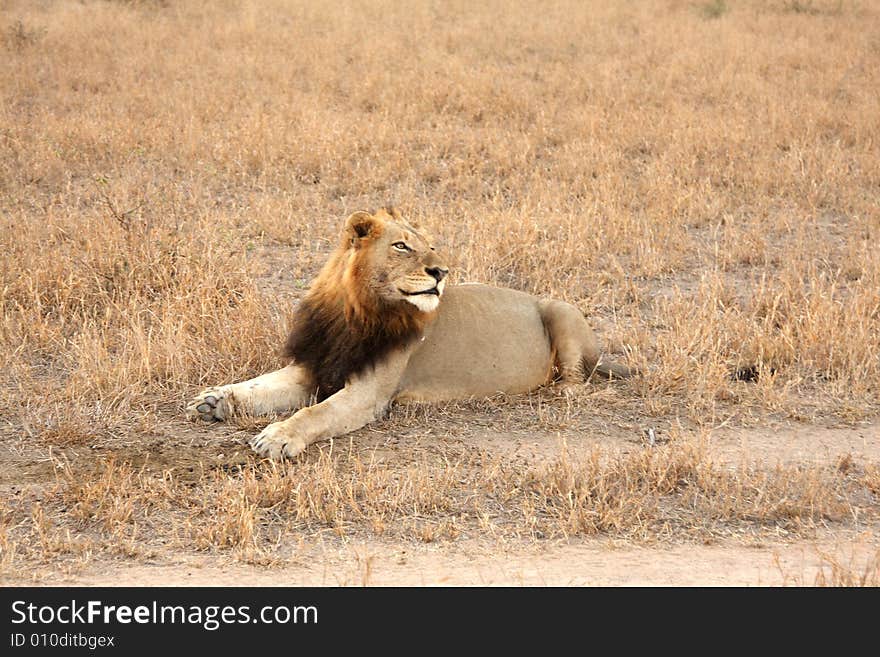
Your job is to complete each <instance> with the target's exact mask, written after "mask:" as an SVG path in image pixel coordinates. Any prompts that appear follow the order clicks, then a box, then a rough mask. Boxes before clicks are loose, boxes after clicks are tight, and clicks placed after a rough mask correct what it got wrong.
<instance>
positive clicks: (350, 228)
mask: <svg viewBox="0 0 880 657" xmlns="http://www.w3.org/2000/svg"><path fill="white" fill-rule="evenodd" d="M375 229H376V218H375V217H374V216H373V215H371V214H370V213H369V212H355V213H354V214H352V215H351V216H350V217H349V218H348V219H346V220H345V233H346V235H348V237H349V238H350V240H351V243H352V244H354V243H356V242H357V241H358V240H361V239H363V238H365V237H369V236H370V235H372V234H373V232H374V231H375Z"/></svg>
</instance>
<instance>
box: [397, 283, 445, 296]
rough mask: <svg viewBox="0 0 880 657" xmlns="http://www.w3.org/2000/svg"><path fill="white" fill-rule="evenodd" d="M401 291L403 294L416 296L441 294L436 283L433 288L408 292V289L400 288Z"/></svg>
mask: <svg viewBox="0 0 880 657" xmlns="http://www.w3.org/2000/svg"><path fill="white" fill-rule="evenodd" d="M400 292H401V294H403V295H405V296H408V297H416V296H418V295H420V294H433V295H434V296H436V297H439V296H440V290H438V289H437V286H436V285H435V286H434V287H432V288H429V289H427V290H422V291H421V292H407V291H406V290H400Z"/></svg>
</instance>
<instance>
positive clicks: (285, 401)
mask: <svg viewBox="0 0 880 657" xmlns="http://www.w3.org/2000/svg"><path fill="white" fill-rule="evenodd" d="M314 392H315V390H314V386H313V385H312V384H311V381H310V377H309V376H308V374H307V373H306V372H305V370H304V369H303V368H302V367H299V366H298V365H296V364H291V365H288V366H287V367H283V368H281V369H280V370H276V371H274V372H269V373H268V374H263V375H262V376H258V377H256V378H254V379H249V380H247V381H241V382H240V383H231V384H229V385H225V386H215V387H213V388H207V389H206V390H203V391H202V392H200V393H199V394H198V395H196V397H195V398H193V399H192V400H191V401H190V402H189V404H187V407H186V414H187V417H189V418H190V419H191V420H198V419H202V420H205V421H208V422H210V421H212V420H228V419H229V418H230V417H232V416H233V415H236V414H240V415H252V416H263V415H272V414H276V413H287V412H290V411H295V410H297V409H299V408H302V407H303V406H307V405H308V404H309V403H310V402H311V400H312V396H313V394H314Z"/></svg>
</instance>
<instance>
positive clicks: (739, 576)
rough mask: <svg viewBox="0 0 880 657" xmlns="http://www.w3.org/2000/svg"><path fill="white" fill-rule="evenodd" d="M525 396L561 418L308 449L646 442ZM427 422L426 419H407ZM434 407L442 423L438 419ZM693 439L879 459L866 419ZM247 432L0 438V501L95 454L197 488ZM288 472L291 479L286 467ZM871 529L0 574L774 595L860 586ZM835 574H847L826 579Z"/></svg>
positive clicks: (400, 419)
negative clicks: (60, 445) (39, 442)
mask: <svg viewBox="0 0 880 657" xmlns="http://www.w3.org/2000/svg"><path fill="white" fill-rule="evenodd" d="M613 385H614V384H611V385H609V384H599V386H597V387H598V390H595V391H593V392H592V393H591V394H596V395H602V394H625V392H624V391H620V392H618V391H617V388H615V387H612V386H613ZM618 385H620V384H618ZM542 397H544V399H542ZM539 403H543V404H544V405H545V406H546V408H545V412H550V411H556V412H559V413H560V414H562V413H565V412H566V411H563V410H562V407H561V402H560V400H559V396H558V395H554V394H553V393H552V392H549V391H548V392H543V393H538V394H537V395H534V396H532V397H530V398H528V399H516V398H514V399H511V400H507V401H496V402H494V404H493V405H492V406H494V407H493V408H491V412H490V411H489V410H482V411H481V410H479V409H475V408H468V407H466V406H463V405H455V406H454V407H450V408H444V409H442V410H440V411H437V410H436V409H427V410H426V409H423V408H415V409H413V408H408V409H407V408H399V409H397V411H396V412H395V413H393V414H392V417H391V418H390V419H389V420H388V421H385V422H382V423H379V424H378V425H376V426H373V427H370V428H369V429H364V430H361V431H359V432H356V433H355V434H354V435H352V436H351V437H349V438H346V439H345V440H341V441H335V442H334V443H333V444H330V445H324V446H322V447H320V448H319V449H321V450H323V451H332V450H353V451H355V452H356V453H357V454H359V455H360V458H361V459H362V460H369V461H371V462H377V463H381V464H383V465H384V466H385V467H388V468H390V469H391V470H392V471H399V470H403V469H404V468H406V467H407V466H408V465H409V464H412V463H419V462H422V461H423V460H425V459H430V460H433V461H456V460H460V459H461V458H462V457H463V455H465V454H467V453H468V452H475V451H479V452H482V453H484V454H489V455H492V456H496V457H498V458H502V459H504V460H505V461H506V462H509V463H513V464H516V465H518V466H519V467H522V468H527V467H529V465H533V464H535V463H540V462H550V461H552V460H554V459H557V458H558V457H559V455H560V453H561V452H562V451H563V449H565V450H567V451H568V452H570V453H583V452H588V451H589V450H590V449H591V448H593V447H595V446H597V445H598V446H601V447H602V448H603V449H607V450H608V451H609V453H614V452H621V453H627V452H638V451H643V450H646V449H652V448H651V447H650V446H649V445H647V440H648V437H647V435H646V432H645V429H646V427H643V426H639V425H638V423H633V424H631V423H621V422H619V421H617V420H615V419H608V420H607V421H602V420H597V419H596V418H595V417H593V416H592V414H591V413H590V410H589V409H583V410H579V411H578V412H577V413H576V415H577V419H575V420H571V419H569V420H568V425H567V426H566V427H561V428H559V429H558V430H556V431H542V430H540V428H538V427H536V426H534V424H535V420H534V419H533V418H534V414H533V412H534V408H535V406H536V405H537V404H539ZM568 403H569V402H568V401H567V400H566V401H565V404H566V406H567V404H568ZM482 405H483V406H484V407H485V406H486V404H485V403H483V404H482ZM432 412H433V413H434V415H431V413H432ZM426 413H427V414H428V416H427V418H422V419H420V417H419V415H420V414H422V415H424V414H426ZM436 414H442V415H443V416H445V418H446V419H441V420H439V421H438V419H437V415H436ZM501 415H503V416H504V419H503V420H500V419H499V416H501ZM569 417H570V416H569ZM530 424H531V425H532V426H530ZM499 425H503V426H499ZM517 425H520V426H519V427H517ZM678 431H679V433H681V432H682V430H681V429H680V428H679V429H678ZM701 431H703V433H705V436H706V440H707V442H708V445H709V446H710V451H711V454H712V455H713V458H716V459H717V460H718V461H719V462H721V463H722V464H724V465H725V466H729V467H736V464H740V463H743V462H749V461H754V462H760V463H764V464H776V463H778V464H785V463H793V464H804V463H811V464H826V465H831V466H835V465H836V464H838V463H840V461H841V459H846V460H848V461H851V462H852V463H854V464H858V463H865V462H876V461H877V460H878V459H880V425H878V424H877V423H863V424H861V425H858V426H836V427H824V426H819V427H817V426H815V425H812V424H809V425H805V424H797V423H791V422H779V423H778V426H775V427H765V428H760V429H756V428H741V427H740V428H727V427H722V428H719V429H715V430H709V431H705V430H701ZM250 433H251V431H248V430H241V429H237V428H234V427H226V426H222V425H215V426H212V427H200V426H197V425H190V424H186V423H183V422H173V423H169V426H168V427H166V428H165V430H164V431H163V433H162V434H160V435H153V436H152V438H151V439H150V440H144V436H132V437H129V438H128V440H126V437H122V436H120V437H118V438H116V439H113V440H107V441H105V442H104V444H98V443H96V444H93V445H87V446H81V447H77V448H69V449H53V450H51V452H49V451H47V452H44V456H43V457H42V458H37V457H36V455H35V453H34V451H33V450H25V451H17V450H15V449H10V448H9V446H8V441H7V444H6V445H4V449H3V451H2V452H0V489H2V490H3V491H4V492H5V493H6V494H7V495H11V496H21V495H27V494H28V493H30V494H32V495H33V494H36V495H37V496H38V497H39V496H41V495H40V491H45V490H46V489H47V488H51V487H52V485H53V484H54V483H55V482H56V481H57V480H58V471H59V470H60V469H61V467H62V464H66V467H67V468H68V469H69V470H71V471H73V472H76V473H77V476H87V475H88V473H99V472H101V471H102V468H103V467H104V465H105V464H106V462H107V461H108V460H115V461H118V462H128V463H131V464H132V465H133V466H134V467H135V468H141V469H142V470H144V471H149V472H167V473H174V475H175V476H178V477H182V478H183V479H187V478H191V479H199V478H200V477H202V476H203V474H202V473H203V472H204V470H206V469H218V468H221V469H222V468H230V467H233V466H234V465H235V464H243V463H247V462H248V460H249V458H250V457H249V454H248V451H249V450H248V449H247V447H246V445H244V444H243V441H244V440H246V438H247V437H248V436H249V435H250ZM685 433H686V431H685ZM654 435H655V439H656V440H659V441H662V440H666V430H664V429H660V428H657V429H655V434H654ZM676 439H678V440H681V439H682V438H681V436H680V435H679V436H678V437H677V438H676ZM111 444H112V445H113V446H110V445H111ZM288 476H291V477H296V472H295V469H294V470H293V471H291V472H289V473H288ZM877 529H878V526H877V521H876V518H874V519H873V520H872V519H870V518H868V519H866V521H860V522H856V523H853V524H844V525H841V524H840V523H830V524H828V525H825V526H822V524H821V523H820V525H819V526H817V527H815V528H813V529H812V530H810V531H809V532H808V534H807V535H804V534H803V533H802V532H800V531H792V532H790V531H787V530H786V529H784V528H782V527H779V528H777V529H771V530H768V531H762V532H758V533H755V532H753V531H750V530H741V529H736V528H733V529H731V530H729V531H728V530H724V531H722V532H720V533H716V534H715V535H713V536H705V537H703V538H702V539H700V538H699V537H697V539H696V540H694V539H687V537H684V540H685V542H684V543H682V537H681V536H674V535H667V536H655V537H652V538H650V539H648V540H647V541H637V542H636V543H635V544H634V543H633V542H632V541H631V540H614V539H610V538H608V537H603V536H598V537H576V536H575V537H571V538H567V539H566V538H556V539H543V540H536V539H535V538H530V537H529V538H527V537H523V538H516V537H509V536H507V537H505V536H499V537H496V538H492V537H491V532H490V533H489V534H488V535H482V534H480V533H479V532H477V533H474V532H471V533H469V534H468V535H466V536H464V537H457V538H456V539H455V540H449V539H444V538H440V539H439V540H434V539H433V538H431V539H430V540H429V542H427V543H426V542H425V541H424V540H419V539H418V538H416V539H413V538H410V539H409V540H402V541H401V540H394V539H389V538H382V537H381V536H370V535H368V534H367V535H365V534H364V533H363V532H353V533H351V534H348V535H344V536H339V535H338V534H336V533H335V532H333V531H331V530H329V529H325V530H322V531H320V532H318V533H312V534H311V535H308V536H307V537H299V538H295V537H293V536H290V535H288V536H283V537H279V539H278V546H279V547H278V549H277V551H276V554H275V556H274V557H272V558H271V559H269V560H267V561H265V562H262V563H257V564H254V563H246V562H242V560H241V559H237V558H229V556H224V555H222V554H221V555H217V554H212V553H207V554H206V553H199V552H192V551H188V550H184V551H182V552H179V551H177V550H175V549H167V550H163V549H161V548H160V549H158V550H155V551H153V552H152V553H151V554H149V555H146V558H144V556H143V555H137V556H136V558H133V559H131V558H120V556H119V555H116V556H112V555H110V556H104V557H100V556H97V557H89V558H85V559H72V560H71V559H62V560H61V561H59V562H55V563H43V564H33V565H32V566H30V567H29V568H28V569H26V570H21V571H17V572H12V573H6V574H5V576H4V578H3V581H4V582H5V583H6V584H32V583H39V584H48V585H101V586H123V585H138V586H140V585H144V586H159V585H164V586H194V585H208V586H213V585H217V586H242V585H258V586H259V585H291V586H302V585H314V586H352V585H355V586H360V585H377V586H382V585H393V586H424V585H428V586H432V585H441V586H445V585H448V586H458V585H525V586H529V585H541V586H545V585H550V586H568V585H589V586H596V585H599V586H606V585H607V586H618V585H622V586H653V585H662V586H679V585H685V586H694V585H697V586H703V585H706V586H708V585H715V586H729V585H730V586H753V585H759V586H767V585H771V586H773V585H804V584H806V585H813V584H816V583H823V582H831V581H833V580H834V576H835V574H836V575H837V576H838V583H840V581H843V582H845V583H849V584H853V583H858V581H859V578H860V577H862V578H866V579H867V581H869V582H870V581H872V580H871V579H870V577H871V576H872V573H873V572H874V571H873V570H872V568H876V559H877V555H878V553H880V538H878V533H877ZM725 534H728V535H727V536H725ZM245 561H247V560H245ZM843 575H845V577H848V578H850V579H843V580H841V577H842V576H843ZM875 583H876V582H875Z"/></svg>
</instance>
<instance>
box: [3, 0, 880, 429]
mask: <svg viewBox="0 0 880 657" xmlns="http://www.w3.org/2000/svg"><path fill="white" fill-rule="evenodd" d="M716 4H717V3H716ZM806 8H807V5H804V6H803V7H801V6H800V5H798V7H795V6H794V5H792V4H791V3H786V2H770V3H767V2H738V3H724V6H723V8H722V9H723V10H722V11H720V12H719V11H716V10H711V11H704V9H706V8H705V7H703V8H702V9H701V6H700V5H699V3H698V4H697V5H695V4H694V3H691V2H683V1H682V2H674V1H671V2H650V3H637V4H635V5H621V4H620V3H616V2H599V3H591V5H590V6H589V7H586V6H583V5H582V4H581V3H571V2H560V3H554V4H553V5H551V6H548V7H545V8H544V9H542V10H541V11H538V12H536V11H534V10H533V8H532V7H531V5H529V4H527V3H526V4H521V5H514V6H512V7H511V6H510V5H509V4H508V3H483V4H481V5H480V6H471V5H469V4H467V3H464V4H455V3H452V4H442V5H436V4H417V5H415V6H414V5H412V4H411V3H395V2H385V1H382V2H365V3H347V4H346V5H345V6H340V7H327V6H323V5H317V4H315V3H309V2H292V1H291V2H281V1H278V2H247V1H242V2H234V1H230V2H224V3H206V2H195V1H194V2H181V3H173V2H167V3H153V2H142V3H128V2H85V3H72V2H70V3H68V2H46V3H38V4H35V3H30V2H10V3H5V4H4V7H3V8H2V10H0V34H2V46H0V47H2V49H3V55H4V56H3V57H0V62H2V63H0V94H2V104H0V126H2V127H0V212H2V224H3V226H2V227H3V230H2V233H0V251H2V254H3V257H2V268H0V277H2V283H0V308H2V313H3V316H2V321H0V347H2V351H0V367H2V371H3V375H2V376H3V383H2V387H0V395H2V399H0V406H2V408H3V409H4V410H3V415H4V419H5V420H6V422H8V423H12V424H13V425H19V424H21V423H22V422H24V423H26V424H27V425H28V427H31V428H30V429H29V431H31V432H37V433H39V432H44V431H50V432H54V434H52V435H56V436H58V437H60V438H63V436H64V435H66V433H70V432H72V433H73V434H74V435H75V434H76V433H77V427H80V428H94V427H96V426H117V427H118V426H122V424H124V423H125V422H129V421H130V419H131V417H132V416H136V417H139V418H140V419H141V421H142V422H145V423H146V424H148V425H149V424H150V422H151V419H150V418H151V417H152V416H151V413H152V412H153V410H154V407H155V405H156V404H157V403H160V402H162V401H166V402H167V401H168V400H174V401H175V402H176V403H179V402H180V400H182V399H184V398H185V397H186V396H187V394H188V393H189V392H190V391H191V390H192V389H193V388H194V387H196V386H198V385H201V384H204V383H206V382H208V381H211V382H216V381H228V380H232V379H234V378H240V377H242V376H247V375H250V374H253V373H256V372H259V371H261V370H263V369H265V368H268V367H271V366H273V365H274V364H275V360H274V350H275V348H276V345H277V344H278V340H279V336H280V335H282V334H283V330H284V327H283V319H282V318H283V317H284V316H285V314H286V313H287V312H288V311H289V307H290V304H291V298H290V296H287V297H285V296H283V295H282V296H281V298H279V297H278V295H273V294H264V293H263V292H265V289H264V287H263V286H262V284H261V282H260V281H259V280H255V277H254V274H255V272H258V271H260V268H261V266H262V265H261V260H260V253H262V251H260V249H262V248H263V247H266V246H267V245H268V246H272V247H279V248H280V247H284V251H283V256H279V257H282V258H283V260H282V262H285V263H286V265H287V266H288V267H289V268H290V269H289V272H290V273H291V278H292V279H293V280H292V281H288V283H290V289H291V290H295V289H299V288H301V287H302V286H303V285H304V284H305V283H306V282H307V281H308V278H309V277H310V276H311V275H312V274H313V273H314V271H315V268H316V266H317V264H318V263H319V262H320V260H321V258H322V257H323V255H324V253H326V251H327V249H328V245H329V243H330V241H332V235H333V232H334V231H335V230H337V226H338V224H339V222H340V220H341V218H342V217H343V216H344V215H345V214H346V213H348V212H350V211H352V210H355V209H358V208H370V207H374V206H377V205H379V204H381V203H384V202H386V201H388V200H391V201H393V202H395V203H396V204H397V205H399V206H402V207H403V208H404V209H405V210H406V211H407V212H408V214H410V215H411V216H412V217H413V218H414V219H416V220H418V221H421V222H422V223H423V224H425V225H426V226H427V227H428V228H430V229H431V230H432V231H434V232H435V233H436V234H438V235H439V236H440V237H441V238H442V239H441V243H442V244H443V245H444V246H445V247H446V249H447V250H448V251H449V252H450V253H451V254H452V258H453V260H454V262H455V264H456V271H457V276H458V280H474V279H478V280H484V281H489V282H493V283H498V284H502V285H509V286H513V287H517V288H521V289H527V290H531V291H534V292H537V293H544V294H554V295H558V296H561V297H564V298H566V299H569V300H571V301H573V302H576V303H577V304H579V305H580V307H581V308H582V309H583V310H584V311H585V312H587V313H588V314H590V315H591V316H593V317H594V318H597V319H598V320H601V321H602V326H603V327H604V329H605V330H604V334H603V337H604V338H605V339H606V340H607V342H609V343H610V344H611V345H612V347H614V348H615V349H616V350H623V349H624V348H626V349H628V351H629V353H630V357H631V359H632V360H634V361H637V362H641V363H649V364H650V368H649V370H648V374H647V376H646V377H645V379H644V381H643V382H642V383H640V384H637V385H636V387H635V389H636V391H637V394H640V395H642V396H643V397H644V400H645V402H646V405H645V407H646V408H647V409H648V410H649V412H651V413H654V414H659V415H662V414H669V413H675V414H679V413H683V414H689V415H691V416H692V417H707V416H712V414H713V413H714V412H716V407H717V406H718V405H719V404H722V405H723V404H725V403H726V404H742V405H745V406H749V407H757V408H759V409H762V408H763V409H769V410H779V409H783V410H785V411H786V412H788V413H791V414H799V413H801V411H799V410H798V409H802V408H804V407H808V408H809V409H812V410H809V411H806V412H804V413H803V414H804V415H806V416H809V415H810V414H811V413H814V412H822V413H824V412H832V413H838V414H841V415H843V416H846V417H862V416H865V415H866V414H873V413H874V412H876V409H877V403H876V400H877V397H878V378H880V255H878V250H877V249H876V248H874V243H875V241H876V239H877V234H878V230H880V211H878V200H880V199H878V196H880V194H878V184H880V173H878V172H880V157H878V150H877V148H876V144H877V141H876V140H877V131H878V127H880V126H878V115H877V112H876V100H877V96H876V91H875V90H876V89H877V88H878V87H880V79H878V76H880V74H878V70H880V67H877V66H876V63H877V61H878V56H880V44H878V41H877V39H876V33H877V28H878V27H880V12H878V10H877V8H876V7H874V6H873V5H872V4H871V3H864V2H820V1H818V0H817V1H816V2H811V3H809V11H806V10H804V9H806ZM710 9H711V8H710ZM743 367H745V368H752V371H755V372H758V373H760V374H763V375H764V376H762V377H760V379H759V383H758V385H751V386H750V385H743V384H741V383H736V382H734V381H731V377H730V374H731V372H732V371H735V370H736V369H738V368H743Z"/></svg>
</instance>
